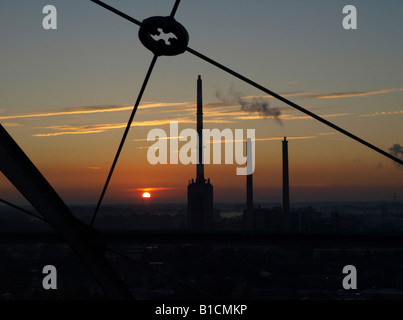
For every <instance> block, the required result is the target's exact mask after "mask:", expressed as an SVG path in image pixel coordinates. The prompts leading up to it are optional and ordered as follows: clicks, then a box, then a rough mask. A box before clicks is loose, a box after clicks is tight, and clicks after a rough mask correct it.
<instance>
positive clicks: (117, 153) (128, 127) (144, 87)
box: [90, 55, 158, 226]
mask: <svg viewBox="0 0 403 320" xmlns="http://www.w3.org/2000/svg"><path fill="white" fill-rule="evenodd" d="M157 59H158V56H157V55H154V57H153V59H152V61H151V64H150V67H149V68H148V71H147V74H146V77H145V79H144V82H143V85H142V86H141V89H140V92H139V95H138V97H137V100H136V104H135V105H134V107H133V111H132V113H131V115H130V118H129V121H128V123H127V126H126V129H125V131H124V133H123V137H122V140H121V141H120V145H119V147H118V150H117V152H116V155H115V159H114V160H113V163H112V166H111V169H110V171H109V174H108V177H107V179H106V182H105V185H104V188H103V189H102V193H101V196H100V197H99V200H98V203H97V206H96V208H95V211H94V214H93V216H92V219H91V223H90V226H92V225H93V224H94V221H95V218H96V216H97V214H98V211H99V207H100V206H101V203H102V200H103V198H104V196H105V192H106V189H107V188H108V185H109V181H110V180H111V177H112V174H113V171H114V170H115V166H116V163H117V162H118V159H119V156H120V153H121V152H122V148H123V145H124V143H125V141H126V138H127V134H128V133H129V130H130V126H131V124H132V122H133V119H134V116H135V115H136V111H137V108H138V106H139V104H140V101H141V98H142V97H143V93H144V91H145V89H146V87H147V83H148V80H149V79H150V76H151V73H152V71H153V69H154V66H155V63H156V62H157Z"/></svg>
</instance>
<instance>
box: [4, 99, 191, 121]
mask: <svg viewBox="0 0 403 320" xmlns="http://www.w3.org/2000/svg"><path fill="white" fill-rule="evenodd" d="M186 104H187V103H186V102H178V103H176V102H175V103H161V102H158V103H145V104H141V105H140V106H139V108H142V109H150V108H163V107H170V106H180V105H186ZM132 109H133V106H120V105H109V106H86V107H71V108H65V109H62V110H50V111H44V112H38V113H31V114H20V115H9V116H1V117H0V120H9V119H21V118H40V117H53V116H66V115H83V114H92V113H104V112H118V111H126V110H132Z"/></svg>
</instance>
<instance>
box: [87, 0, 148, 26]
mask: <svg viewBox="0 0 403 320" xmlns="http://www.w3.org/2000/svg"><path fill="white" fill-rule="evenodd" d="M91 1H92V2H94V3H96V4H98V5H100V6H101V7H103V8H105V9H107V10H109V11H112V12H113V13H116V14H117V15H118V16H121V17H122V18H124V19H126V20H129V21H130V22H133V23H134V24H137V25H138V26H141V25H142V23H141V22H140V21H138V20H136V19H134V18H132V17H130V16H128V15H127V14H126V13H123V12H122V11H119V10H117V9H115V8H113V7H111V6H110V5H107V4H106V3H104V2H102V1H99V0H91Z"/></svg>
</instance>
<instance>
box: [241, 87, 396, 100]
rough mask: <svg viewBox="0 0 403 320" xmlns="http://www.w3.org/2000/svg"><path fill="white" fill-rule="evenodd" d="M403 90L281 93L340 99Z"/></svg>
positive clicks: (290, 95) (263, 95)
mask: <svg viewBox="0 0 403 320" xmlns="http://www.w3.org/2000/svg"><path fill="white" fill-rule="evenodd" d="M399 91H403V88H396V89H381V90H368V91H347V92H331V93H322V94H313V93H312V92H285V93H280V94H279V95H280V96H282V97H284V98H286V97H302V98H310V99H338V98H356V97H367V96H371V95H377V94H387V93H392V92H399ZM259 97H260V98H273V97H272V96H271V95H267V94H262V95H255V96H245V97H244V98H247V99H248V98H259Z"/></svg>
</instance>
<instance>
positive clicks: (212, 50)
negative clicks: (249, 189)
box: [0, 0, 403, 204]
mask: <svg viewBox="0 0 403 320" xmlns="http://www.w3.org/2000/svg"><path fill="white" fill-rule="evenodd" d="M105 2H106V3H108V4H110V5H111V6H113V7H115V8H117V9H119V10H122V11H124V12H126V13H127V14H129V15H130V16H133V17H134V18H136V19H138V20H140V21H141V20H143V19H145V18H148V17H150V16H156V15H169V13H170V11H171V8H172V6H173V4H174V1H173V0H172V1H171V0H147V1H131V0H105ZM48 4H52V5H54V6H56V8H57V10H58V29H57V30H48V31H45V30H44V29H43V28H42V19H43V18H44V16H45V15H44V14H42V8H43V7H44V6H45V5H48ZM346 4H353V5H355V6H356V8H357V11H358V29H357V30H344V29H343V27H342V21H343V18H344V15H343V13H342V9H343V7H344V5H346ZM402 16H403V2H402V1H398V0H389V1H382V2H381V1H377V0H365V1H364V0H361V1H352V2H351V1H350V2H349V3H346V2H345V1H339V0H335V1H319V0H315V1H298V0H287V1H280V0H277V1H268V0H252V1H241V0H231V1H229V0H215V1H212V0H204V1H197V0H182V3H181V5H180V7H179V9H178V12H177V15H176V19H177V20H178V21H179V22H180V23H181V24H183V25H184V26H185V27H186V29H187V30H188V32H189V35H190V42H189V47H191V48H193V49H195V50H198V51H200V52H202V53H203V54H205V55H207V56H209V57H211V58H213V59H215V60H217V61H219V62H221V63H223V64H224V65H226V66H228V67H230V68H232V69H234V70H235V71H237V72H239V73H241V74H243V75H245V76H247V77H249V78H251V79H252V80H254V81H256V82H257V83H259V84H261V85H263V86H265V87H267V88H269V89H270V90H272V91H274V92H277V93H279V94H281V95H283V96H284V97H286V98H288V99H290V100H291V101H294V102H295V103H297V104H299V105H301V106H302V107H304V108H306V109H308V110H310V111H312V112H314V113H316V114H318V115H321V116H322V117H324V118H326V119H327V120H329V121H332V122H334V123H335V124H337V125H339V126H341V127H342V128H344V129H346V130H348V131H350V132H352V133H353V134H356V135H357V136H359V137H361V138H363V139H365V140H367V141H368V142H370V143H373V144H374V145H376V146H377V147H379V148H381V149H383V150H385V151H388V149H389V148H391V147H392V146H393V145H395V144H400V145H401V146H403V129H402V128H403V126H402V124H403V59H402V57H403V42H402V41H401V37H402V31H403V20H402ZM138 29H139V27H138V26H136V25H134V24H132V23H130V22H128V21H126V20H124V19H122V18H121V17H119V16H117V15H115V14H113V13H111V12H109V11H107V10H105V9H103V8H101V7H99V6H97V5H95V4H93V3H92V2H90V1H89V0H88V1H87V0H75V1H66V0H47V1H42V0H35V1H31V0H18V1H11V0H0V43H1V50H0V57H1V60H0V70H1V71H0V75H1V76H0V123H1V124H2V125H3V126H4V127H5V128H6V129H7V131H8V132H9V133H10V134H11V135H12V137H13V138H14V139H15V140H16V141H17V143H18V144H19V145H20V146H21V148H22V149H23V150H24V151H25V153H26V154H27V155H28V156H29V157H30V159H31V160H32V161H33V162H34V163H35V165H36V166H37V167H38V168H39V169H40V171H41V172H42V173H43V175H44V176H45V177H46V178H47V179H48V181H49V182H50V183H51V184H52V186H53V187H54V188H55V190H56V191H57V192H58V193H59V194H60V195H61V197H62V198H63V199H64V200H65V201H66V202H67V203H68V204H95V203H96V202H97V200H98V197H99V195H100V192H101V190H102V187H103V184H104V182H105V179H106V176H107V173H108V171H109V168H110V165H111V163H112V160H113V157H114V155H115V152H116V150H117V147H118V144H119V142H120V139H121V136H122V134H123V130H124V127H125V126H126V123H127V120H128V118H129V115H130V112H131V109H132V105H133V104H134V102H135V100H136V97H137V94H138V92H139V89H140V87H141V84H142V81H143V79H144V76H145V74H146V72H147V69H148V66H149V64H150V62H151V59H152V53H151V52H150V51H148V50H147V49H146V48H145V47H143V45H142V44H141V43H140V41H139V40H138V37H137V33H138ZM198 75H201V77H202V79H203V90H204V91H203V94H204V96H203V98H204V122H205V128H210V129H213V128H218V129H224V128H230V129H244V130H245V132H246V129H255V130H256V138H257V141H256V169H255V174H254V183H255V199H256V202H272V201H274V202H276V201H281V186H282V180H281V173H282V172H281V140H282V139H283V137H285V136H287V137H288V139H289V141H290V142H289V156H290V185H291V203H292V202H294V203H295V202H301V201H351V200H357V201H366V200H371V201H391V200H393V194H394V193H396V194H398V195H400V197H401V198H402V197H403V182H402V181H403V170H402V168H398V167H397V166H396V165H395V164H394V163H393V162H392V161H391V160H390V159H387V158H386V157H383V156H382V155H380V154H378V153H376V152H374V151H373V150H370V149H368V148H367V147H365V146H363V145H361V144H359V143H358V142H356V141H353V140H351V139H350V138H348V137H346V136H344V135H342V134H340V133H338V132H336V131H334V130H333V129H331V128H329V127H327V126H325V125H324V124H321V123H319V122H317V121H316V120H313V119H310V118H309V117H307V116H306V115H304V114H302V113H300V112H299V111H297V110H294V109H292V108H291V107H288V106H287V105H285V104H283V103H282V102H279V101H277V100H275V99H274V98H272V97H270V96H267V95H266V94H264V93H263V92H260V91H259V90H257V89H255V88H253V87H251V86H249V85H247V84H245V83H243V82H241V81H240V80H238V79H236V78H234V77H232V76H230V75H228V74H226V73H224V72H223V71H221V70H218V69H217V68H215V67H213V66H211V65H209V64H208V63H206V62H204V61H202V60H200V59H198V58H197V57H195V56H193V55H191V54H190V53H184V54H181V55H178V56H175V57H161V58H159V60H158V61H157V64H156V66H155V69H154V72H153V74H152V76H151V79H150V82H149V85H148V87H147V89H146V92H145V94H144V97H143V100H142V103H141V105H140V107H139V109H138V112H137V115H136V117H135V121H134V123H133V125H132V128H131V131H130V134H129V136H128V139H127V141H126V144H125V146H124V149H123V152H122V154H121V157H120V159H119V162H118V165H117V167H116V170H115V173H114V175H113V177H112V180H111V183H110V187H109V189H108V191H107V193H106V197H105V203H121V202H124V203H139V201H140V200H139V197H140V195H141V194H142V193H143V192H144V191H149V192H150V193H151V195H152V201H160V202H185V201H186V192H187V184H188V181H189V179H191V178H194V177H195V173H196V168H195V167H194V166H193V165H182V164H178V165H171V164H167V165H155V166H153V165H150V164H149V163H148V161H147V150H148V148H149V147H150V146H151V145H152V142H148V141H147V134H148V132H149V131H150V130H151V129H153V128H161V129H164V130H166V131H167V132H168V133H169V122H170V121H178V122H179V127H180V129H185V128H195V127H196V116H195V113H196V80H197V76H198ZM231 90H232V91H233V92H234V91H235V92H237V93H238V94H239V95H241V96H242V97H243V99H244V100H245V101H249V102H250V101H253V99H255V98H257V99H260V101H265V102H267V103H269V107H270V108H279V109H280V111H281V115H280V117H279V119H278V120H276V119H273V118H270V117H268V118H263V117H261V116H260V115H259V114H256V113H248V112H245V111H242V110H241V107H240V105H239V103H237V102H236V101H231V99H230V98H231V97H230V92H231ZM220 96H221V97H222V96H225V97H226V101H224V100H223V99H220V98H219V97H220ZM183 144H184V142H181V143H180V146H182V145H183ZM236 167H238V165H236V164H234V165H224V164H223V165H206V168H205V172H206V178H207V177H209V178H211V183H212V184H213V186H214V200H215V201H216V202H241V201H243V200H244V198H245V185H246V179H245V177H243V176H237V175H236V171H235V170H236ZM0 198H2V199H5V200H8V201H14V202H18V203H24V202H23V199H22V197H21V196H20V195H19V193H18V192H17V191H16V190H15V189H14V187H13V186H12V185H11V184H10V182H8V181H7V179H6V178H5V177H4V176H3V175H1V174H0ZM401 198H400V199H401Z"/></svg>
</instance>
